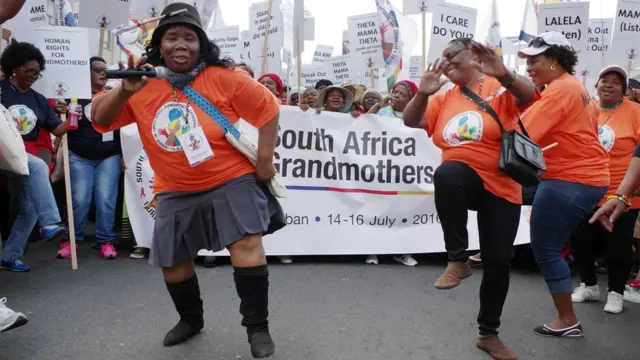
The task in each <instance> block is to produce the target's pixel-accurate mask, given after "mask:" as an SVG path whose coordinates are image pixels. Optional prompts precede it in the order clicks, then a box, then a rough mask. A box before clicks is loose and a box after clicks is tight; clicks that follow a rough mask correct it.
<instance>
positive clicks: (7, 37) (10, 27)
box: [0, 0, 55, 50]
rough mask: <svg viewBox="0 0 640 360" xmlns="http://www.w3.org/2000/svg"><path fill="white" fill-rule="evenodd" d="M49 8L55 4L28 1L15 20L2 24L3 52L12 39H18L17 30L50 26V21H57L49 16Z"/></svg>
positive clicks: (0, 38) (39, 0)
mask: <svg viewBox="0 0 640 360" xmlns="http://www.w3.org/2000/svg"><path fill="white" fill-rule="evenodd" d="M49 6H53V3H51V4H49V2H48V1H47V0H27V1H26V2H25V4H24V6H23V7H22V9H20V12H18V14H17V15H16V16H15V17H14V18H13V19H10V20H7V21H6V22H5V23H4V24H2V30H0V35H1V36H0V41H2V44H1V45H2V46H1V48H2V50H4V49H6V47H7V45H8V44H9V41H11V39H16V37H15V33H14V32H15V31H16V30H18V29H31V28H34V27H39V26H46V25H49V24H50V20H51V21H55V19H54V18H53V17H51V16H50V15H49V13H50V12H49ZM18 40H19V39H16V41H18Z"/></svg>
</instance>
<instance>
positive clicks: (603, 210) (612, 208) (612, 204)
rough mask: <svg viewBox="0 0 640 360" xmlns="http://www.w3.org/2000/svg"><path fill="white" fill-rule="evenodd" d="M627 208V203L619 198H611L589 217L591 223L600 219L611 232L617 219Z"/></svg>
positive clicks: (603, 225)
mask: <svg viewBox="0 0 640 360" xmlns="http://www.w3.org/2000/svg"><path fill="white" fill-rule="evenodd" d="M626 210H627V205H626V204H625V203H623V202H622V201H620V200H618V199H609V200H607V201H606V202H605V203H604V204H602V206H601V207H600V208H599V209H598V210H597V211H596V212H595V214H593V216H592V217H591V219H589V224H595V222H596V221H599V222H600V224H601V225H602V227H604V228H605V229H607V230H608V231H609V232H612V231H613V225H614V223H615V221H616V220H617V219H618V218H619V217H620V215H622V213H623V212H625V211H626Z"/></svg>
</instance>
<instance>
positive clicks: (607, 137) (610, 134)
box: [598, 125, 616, 152]
mask: <svg viewBox="0 0 640 360" xmlns="http://www.w3.org/2000/svg"><path fill="white" fill-rule="evenodd" d="M598 138H600V144H602V147H603V148H604V149H605V150H607V152H609V151H611V148H613V144H614V143H615V142H616V133H615V132H614V131H613V129H612V128H611V127H609V125H602V126H600V128H599V129H598Z"/></svg>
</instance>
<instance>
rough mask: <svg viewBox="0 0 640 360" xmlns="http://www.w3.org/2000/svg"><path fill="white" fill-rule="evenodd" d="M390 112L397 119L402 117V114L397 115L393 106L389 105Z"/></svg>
mask: <svg viewBox="0 0 640 360" xmlns="http://www.w3.org/2000/svg"><path fill="white" fill-rule="evenodd" d="M391 113H392V114H393V116H395V117H396V118H398V119H402V118H403V116H402V115H398V114H397V113H396V110H395V109H394V108H393V106H392V107H391Z"/></svg>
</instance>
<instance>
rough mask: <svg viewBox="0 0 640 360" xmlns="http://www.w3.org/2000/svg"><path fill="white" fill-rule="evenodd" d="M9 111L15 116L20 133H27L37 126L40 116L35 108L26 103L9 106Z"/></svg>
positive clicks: (14, 119)
mask: <svg viewBox="0 0 640 360" xmlns="http://www.w3.org/2000/svg"><path fill="white" fill-rule="evenodd" d="M9 112H10V113H11V116H13V121H14V122H15V124H16V128H18V132H19V133H20V135H27V134H28V133H30V132H31V131H32V130H33V129H34V128H35V127H36V123H37V122H38V118H37V117H36V114H35V113H34V112H33V110H31V109H29V108H28V107H26V106H24V105H13V106H11V107H9Z"/></svg>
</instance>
